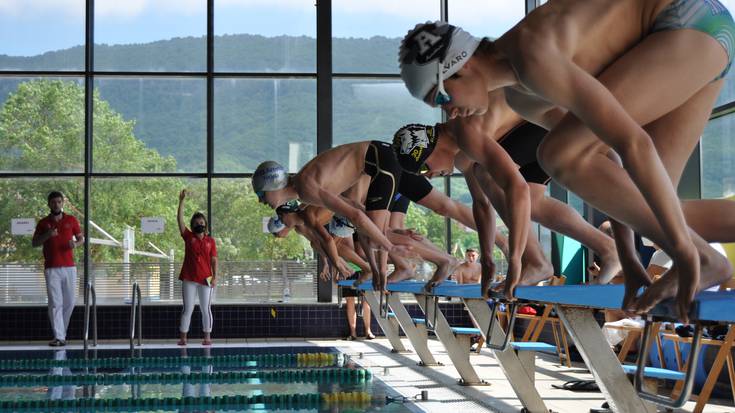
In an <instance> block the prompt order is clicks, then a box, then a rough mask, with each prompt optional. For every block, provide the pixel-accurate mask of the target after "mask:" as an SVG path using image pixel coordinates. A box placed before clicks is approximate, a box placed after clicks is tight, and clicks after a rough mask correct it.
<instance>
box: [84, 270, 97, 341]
mask: <svg viewBox="0 0 735 413" xmlns="http://www.w3.org/2000/svg"><path fill="white" fill-rule="evenodd" d="M90 297H91V298H92V319H93V320H94V321H92V328H93V330H94V332H93V341H92V343H93V345H94V346H95V347H97V293H96V292H95V290H94V284H92V283H91V282H88V283H87V284H86V285H85V286H84V354H85V355H86V354H87V347H89V344H88V343H89V318H90V308H89V302H90V300H89V299H90Z"/></svg>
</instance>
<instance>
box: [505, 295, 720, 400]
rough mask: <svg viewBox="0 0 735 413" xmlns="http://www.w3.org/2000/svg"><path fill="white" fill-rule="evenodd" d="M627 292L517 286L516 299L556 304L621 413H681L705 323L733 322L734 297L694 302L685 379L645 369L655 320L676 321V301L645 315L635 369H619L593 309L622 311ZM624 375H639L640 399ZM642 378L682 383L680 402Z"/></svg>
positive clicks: (674, 373)
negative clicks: (667, 412)
mask: <svg viewBox="0 0 735 413" xmlns="http://www.w3.org/2000/svg"><path fill="white" fill-rule="evenodd" d="M624 292H625V290H624V286H623V285H590V286H580V285H575V286H550V287H518V288H517V289H516V292H515V295H516V297H517V298H518V299H519V300H523V301H531V302H542V303H552V304H554V305H555V306H556V308H557V313H558V314H559V317H560V318H561V319H562V321H563V322H564V324H565V326H566V327H567V330H568V331H569V332H570V334H571V336H572V338H573V339H574V341H575V343H576V345H577V349H578V350H579V352H580V353H581V354H582V357H583V358H584V360H585V362H586V363H587V366H588V367H589V368H590V371H592V373H593V375H594V376H595V380H596V381H597V383H598V385H599V387H600V389H601V390H602V391H603V393H604V394H605V396H606V398H607V399H608V402H610V403H611V404H612V405H615V406H617V409H618V410H619V411H649V412H653V411H655V408H653V406H651V405H648V404H644V402H643V400H647V401H650V402H653V403H656V404H659V405H661V406H664V407H667V408H679V407H681V406H683V405H684V404H685V403H686V401H687V400H688V399H689V396H690V394H691V390H692V387H693V383H694V372H695V368H694V366H696V363H697V359H698V357H699V350H700V348H701V345H700V343H701V336H702V323H706V322H722V323H731V324H732V323H735V311H733V307H734V305H733V303H735V292H732V291H722V292H719V291H718V292H707V291H705V292H702V293H700V294H698V295H697V296H696V297H695V299H694V301H693V303H692V306H691V308H690V312H689V319H690V321H692V322H693V323H695V324H696V327H695V332H694V337H693V340H692V346H691V352H690V355H689V360H688V367H687V369H686V371H687V374H683V373H681V372H679V371H675V370H666V369H653V368H651V367H645V362H646V360H647V359H648V350H649V348H650V344H651V343H650V338H651V335H652V334H651V329H652V325H653V320H654V319H657V320H677V314H676V313H677V311H676V303H675V302H674V300H672V299H669V300H665V301H663V302H662V303H660V304H658V305H657V306H656V307H655V308H653V310H651V311H650V312H649V313H648V314H647V317H646V326H645V329H644V332H643V336H642V337H643V339H642V340H641V351H640V352H639V355H638V365H637V366H623V367H620V365H619V364H618V361H617V358H615V357H614V353H612V351H611V350H606V351H603V350H602V348H609V346H607V343H606V342H605V340H604V337H603V335H602V332H601V330H600V329H599V327H598V325H597V323H596V322H594V319H593V317H592V313H591V311H590V309H620V306H621V304H622V300H623V295H624ZM626 373H630V374H635V391H636V392H637V395H635V393H632V390H633V389H632V386H630V385H629V384H628V381H627V379H625V374H626ZM644 377H653V378H664V379H669V380H682V381H683V382H684V384H683V386H682V391H681V393H680V394H679V397H678V398H676V399H672V398H670V397H665V396H661V395H658V394H653V393H649V392H647V391H646V390H644V389H643V381H644V380H643V379H644ZM631 393H632V394H631ZM638 396H639V397H638Z"/></svg>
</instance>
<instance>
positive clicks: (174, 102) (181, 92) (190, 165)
mask: <svg viewBox="0 0 735 413" xmlns="http://www.w3.org/2000/svg"><path fill="white" fill-rule="evenodd" d="M205 86H206V85H205V81H204V80H203V79H197V78H161V77H156V78H119V77H115V78H102V77H100V78H97V79H96V80H95V90H96V91H98V96H96V99H95V108H94V150H93V152H92V153H93V155H94V163H93V164H94V170H95V172H175V171H180V172H205V171H206V170H207V145H206V144H207V136H206V91H205Z"/></svg>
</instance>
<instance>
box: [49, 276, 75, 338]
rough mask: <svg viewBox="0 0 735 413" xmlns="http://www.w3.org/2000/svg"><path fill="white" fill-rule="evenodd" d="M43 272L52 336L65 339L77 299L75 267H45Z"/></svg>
mask: <svg viewBox="0 0 735 413" xmlns="http://www.w3.org/2000/svg"><path fill="white" fill-rule="evenodd" d="M43 273H44V275H45V276H46V293H47V295H48V318H49V320H50V321H51V329H52V330H53V332H54V338H56V339H57V340H61V341H66V329H67V328H68V327H69V320H71V313H72V311H74V304H76V299H77V297H76V289H77V267H56V268H46V270H45V271H44V272H43Z"/></svg>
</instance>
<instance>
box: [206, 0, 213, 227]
mask: <svg viewBox="0 0 735 413" xmlns="http://www.w3.org/2000/svg"><path fill="white" fill-rule="evenodd" d="M212 172H214V0H207V222H208V223H209V232H210V234H213V233H214V232H213V228H212Z"/></svg>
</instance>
